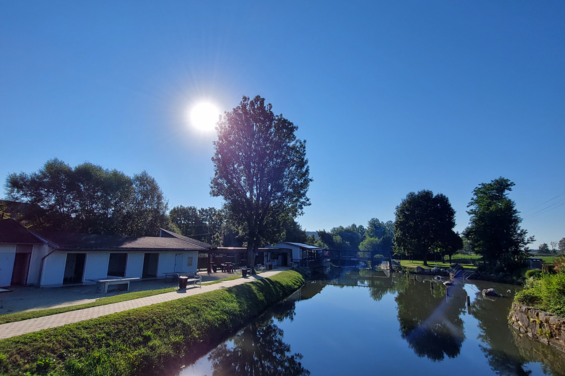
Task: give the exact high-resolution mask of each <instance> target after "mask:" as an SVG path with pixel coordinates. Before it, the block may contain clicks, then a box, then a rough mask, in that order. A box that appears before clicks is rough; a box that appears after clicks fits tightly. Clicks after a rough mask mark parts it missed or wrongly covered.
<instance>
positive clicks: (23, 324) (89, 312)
mask: <svg viewBox="0 0 565 376" xmlns="http://www.w3.org/2000/svg"><path fill="white" fill-rule="evenodd" d="M280 272H281V270H273V271H269V272H263V273H261V274H260V275H253V276H250V277H247V278H238V279H234V280H231V281H226V282H220V283H216V284H215V285H211V286H206V285H204V286H202V288H198V287H192V285H190V286H189V287H188V288H187V289H186V292H184V291H183V292H177V291H175V292H168V293H165V294H159V295H153V296H148V297H146V298H140V299H133V300H128V301H125V302H120V303H113V304H107V305H103V306H98V307H92V308H85V309H79V310H77V311H71V312H65V313H58V314H56V315H51V316H43V317H39V318H36V319H29V320H23V321H16V322H12V323H8V324H2V325H0V339H6V338H11V337H15V336H20V335H22V334H26V333H32V332H37V331H40V330H44V329H49V328H56V327H58V326H63V325H67V324H72V323H75V322H79V321H85V320H90V319H95V318H97V317H100V316H105V315H110V314H112V313H117V312H122V311H128V310H130V309H135V308H140V307H145V306H149V305H153V304H158V303H163V302H168V301H171V300H176V299H182V298H186V297H187V296H191V295H198V294H203V293H205V292H209V291H214V290H219V289H222V288H226V287H231V286H236V285H241V284H244V283H248V282H253V281H257V280H259V279H263V278H267V277H271V276H273V275H275V274H277V273H280Z"/></svg>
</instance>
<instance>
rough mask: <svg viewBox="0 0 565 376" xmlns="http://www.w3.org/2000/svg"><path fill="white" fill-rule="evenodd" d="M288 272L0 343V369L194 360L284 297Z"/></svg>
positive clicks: (112, 368)
mask: <svg viewBox="0 0 565 376" xmlns="http://www.w3.org/2000/svg"><path fill="white" fill-rule="evenodd" d="M303 282H304V279H303V278H302V276H301V275H300V274H299V273H297V272H294V271H286V272H282V273H279V274H277V275H275V276H273V277H271V278H265V279H262V280H260V281H257V282H253V283H246V284H243V285H238V286H234V287H230V288H227V289H223V290H218V291H212V292H208V293H205V294H200V295H195V296H191V297H187V298H184V299H178V300H174V301H171V302H166V303H161V304H156V305H152V306H149V307H143V308H139V309H135V310H131V311H126V312H121V313H117V314H113V315H109V316H104V317H101V318H98V319H94V320H89V321H84V322H80V323H76V324H71V325H67V326H64V327H60V328H55V329H49V330H45V331H41V332H37V333H30V334H26V335H23V336H19V337H14V338H10V339H6V340H3V341H0V374H7V375H20V374H22V373H25V372H30V373H31V374H49V373H51V374H57V375H58V374H61V375H153V374H159V373H163V372H164V371H165V370H166V369H168V368H171V367H172V368H175V367H177V366H178V365H180V361H181V359H182V357H183V356H185V357H188V359H184V361H187V362H188V361H190V360H194V359H196V358H198V357H199V356H200V355H203V354H204V353H205V352H206V351H208V350H209V349H210V348H211V347H212V346H213V345H215V344H216V343H218V341H220V340H222V339H224V338H226V336H227V335H228V334H230V333H233V332H234V331H235V330H237V329H239V328H240V327H241V326H243V325H244V324H245V323H246V322H248V321H249V320H251V319H252V318H254V317H257V316H258V315H259V314H261V313H262V312H263V311H264V310H265V309H266V308H267V307H268V306H269V305H272V304H274V303H276V302H278V301H279V300H281V299H282V298H284V297H286V296H288V295H289V294H290V293H292V292H293V291H294V290H296V289H297V288H298V287H300V286H301V285H302V283H303Z"/></svg>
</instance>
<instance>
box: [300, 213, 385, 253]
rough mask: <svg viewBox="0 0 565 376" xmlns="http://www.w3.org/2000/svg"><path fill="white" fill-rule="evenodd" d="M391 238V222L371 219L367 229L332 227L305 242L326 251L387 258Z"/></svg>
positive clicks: (353, 225) (351, 226)
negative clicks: (360, 252) (385, 256)
mask: <svg viewBox="0 0 565 376" xmlns="http://www.w3.org/2000/svg"><path fill="white" fill-rule="evenodd" d="M393 236H394V224H393V222H392V221H388V222H383V221H380V220H379V219H378V218H372V219H370V220H369V222H368V223H367V227H364V226H363V225H359V226H357V225H356V224H352V225H350V226H347V227H343V226H338V227H334V228H332V229H331V230H330V231H329V232H328V231H326V230H320V231H318V237H317V238H315V237H310V238H308V239H307V242H309V243H310V244H314V245H317V246H319V247H322V248H327V249H335V250H344V251H367V252H376V253H379V254H382V255H387V256H388V255H390V251H391V249H392V239H393Z"/></svg>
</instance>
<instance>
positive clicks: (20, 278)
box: [12, 253, 31, 286]
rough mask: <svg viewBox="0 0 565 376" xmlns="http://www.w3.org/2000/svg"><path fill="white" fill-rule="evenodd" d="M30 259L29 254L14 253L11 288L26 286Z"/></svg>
mask: <svg viewBox="0 0 565 376" xmlns="http://www.w3.org/2000/svg"><path fill="white" fill-rule="evenodd" d="M30 259H31V253H16V259H15V260H14V272H13V273H12V286H24V285H26V284H27V274H28V270H29V260H30Z"/></svg>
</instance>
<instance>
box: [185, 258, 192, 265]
mask: <svg viewBox="0 0 565 376" xmlns="http://www.w3.org/2000/svg"><path fill="white" fill-rule="evenodd" d="M187 260H188V261H187V263H186V265H187V266H192V257H187Z"/></svg>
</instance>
